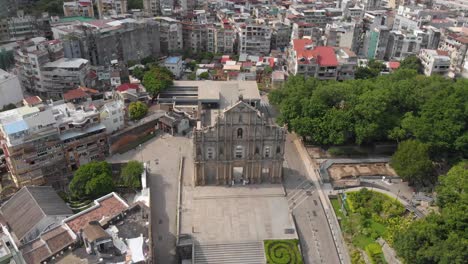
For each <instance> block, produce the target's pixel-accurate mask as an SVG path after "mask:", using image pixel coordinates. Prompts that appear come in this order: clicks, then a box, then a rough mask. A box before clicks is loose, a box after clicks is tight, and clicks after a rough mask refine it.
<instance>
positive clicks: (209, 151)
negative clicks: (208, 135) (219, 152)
mask: <svg viewBox="0 0 468 264" xmlns="http://www.w3.org/2000/svg"><path fill="white" fill-rule="evenodd" d="M214 152H215V151H214V148H213V147H208V148H207V149H206V158H207V159H214V157H215V155H214Z"/></svg>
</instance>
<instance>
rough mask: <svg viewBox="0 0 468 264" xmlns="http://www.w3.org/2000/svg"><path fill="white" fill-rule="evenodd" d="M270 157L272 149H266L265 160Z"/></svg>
mask: <svg viewBox="0 0 468 264" xmlns="http://www.w3.org/2000/svg"><path fill="white" fill-rule="evenodd" d="M269 157H270V147H265V158H269Z"/></svg>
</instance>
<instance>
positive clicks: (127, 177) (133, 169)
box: [120, 160, 144, 188]
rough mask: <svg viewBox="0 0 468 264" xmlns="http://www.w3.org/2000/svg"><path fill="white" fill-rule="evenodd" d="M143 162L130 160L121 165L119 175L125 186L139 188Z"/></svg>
mask: <svg viewBox="0 0 468 264" xmlns="http://www.w3.org/2000/svg"><path fill="white" fill-rule="evenodd" d="M143 170H144V168H143V163H141V162H139V161H136V160H131V161H129V162H128V163H127V165H125V167H123V169H122V172H121V174H120V177H121V178H122V180H123V182H124V184H125V186H127V187H129V188H140V187H141V183H140V178H141V174H142V173H143Z"/></svg>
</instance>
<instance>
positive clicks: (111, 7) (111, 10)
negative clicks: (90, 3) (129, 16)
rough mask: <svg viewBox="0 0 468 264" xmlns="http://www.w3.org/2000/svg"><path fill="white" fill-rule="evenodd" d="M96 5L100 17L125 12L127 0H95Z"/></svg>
mask: <svg viewBox="0 0 468 264" xmlns="http://www.w3.org/2000/svg"><path fill="white" fill-rule="evenodd" d="M96 6H97V9H98V12H99V18H100V19H103V18H104V17H110V16H115V15H122V14H126V13H127V0H97V1H96Z"/></svg>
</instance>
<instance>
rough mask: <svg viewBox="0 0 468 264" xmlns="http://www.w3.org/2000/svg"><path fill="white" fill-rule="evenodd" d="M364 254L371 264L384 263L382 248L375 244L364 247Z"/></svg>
mask: <svg viewBox="0 0 468 264" xmlns="http://www.w3.org/2000/svg"><path fill="white" fill-rule="evenodd" d="M365 250H366V253H367V255H368V256H369V259H370V261H371V262H372V263H373V264H381V263H385V261H384V260H383V257H382V254H383V252H382V247H381V246H380V245H379V244H377V243H371V244H369V245H367V246H366V249H365Z"/></svg>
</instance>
